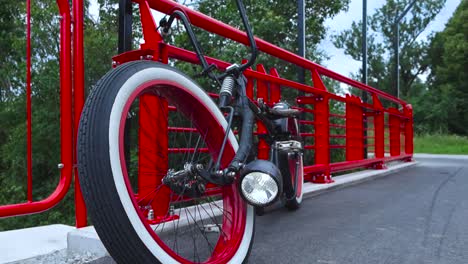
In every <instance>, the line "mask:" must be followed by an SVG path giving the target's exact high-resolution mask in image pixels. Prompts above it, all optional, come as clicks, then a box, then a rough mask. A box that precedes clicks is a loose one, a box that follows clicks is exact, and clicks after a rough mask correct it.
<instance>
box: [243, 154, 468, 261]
mask: <svg viewBox="0 0 468 264" xmlns="http://www.w3.org/2000/svg"><path fill="white" fill-rule="evenodd" d="M418 161H419V164H418V165H417V166H415V167H412V168H409V169H407V170H404V171H401V172H399V173H397V174H393V175H389V176H387V177H383V178H380V179H376V180H374V181H370V182H366V183H363V184H360V185H356V186H352V187H349V188H345V189H341V190H338V191H333V192H329V193H326V194H323V195H320V196H317V197H314V198H311V199H307V200H305V201H304V204H303V208H301V210H299V211H296V212H293V213H289V212H287V211H286V210H283V209H280V210H276V211H273V212H270V213H269V214H267V215H265V216H263V217H259V218H257V229H256V238H255V244H254V246H253V250H252V254H251V257H250V263H258V264H260V263H268V264H270V263H324V264H335V263H356V264H364V263H372V264H375V263H398V264H400V263H408V264H417V263H460V264H464V263H468V159H456V158H446V159H438V158H433V157H431V156H427V157H423V158H419V159H418Z"/></svg>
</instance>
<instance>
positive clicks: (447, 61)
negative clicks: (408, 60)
mask: <svg viewBox="0 0 468 264" xmlns="http://www.w3.org/2000/svg"><path fill="white" fill-rule="evenodd" d="M467 20H468V1H466V0H464V1H462V2H461V4H460V5H459V6H458V8H457V10H456V11H455V13H454V15H453V17H452V18H451V19H450V20H449V22H448V23H447V26H446V28H445V30H444V31H442V32H439V33H437V34H436V35H435V36H434V38H433V40H432V43H431V47H430V50H429V61H430V65H431V66H430V68H431V74H430V75H429V78H428V80H429V81H428V82H429V90H428V91H427V92H426V93H425V94H424V97H425V98H424V99H421V101H423V100H424V103H425V104H426V105H427V106H428V108H426V110H427V111H428V112H429V113H427V115H426V116H424V117H425V118H426V119H427V120H426V123H427V124H428V126H429V127H430V128H434V127H435V128H437V126H439V127H440V130H442V131H448V132H449V133H454V134H460V135H468V127H467V124H468V104H467V102H468V76H467V74H466V71H467V69H468V56H467V54H468V25H467V23H466V21H467Z"/></svg>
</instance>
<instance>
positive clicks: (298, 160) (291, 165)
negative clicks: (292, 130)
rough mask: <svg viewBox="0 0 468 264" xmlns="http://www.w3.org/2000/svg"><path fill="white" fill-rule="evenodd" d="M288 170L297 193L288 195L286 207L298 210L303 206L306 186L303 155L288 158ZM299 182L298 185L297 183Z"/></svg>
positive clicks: (285, 202) (295, 154)
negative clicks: (304, 185)
mask: <svg viewBox="0 0 468 264" xmlns="http://www.w3.org/2000/svg"><path fill="white" fill-rule="evenodd" d="M286 159H287V160H288V161H287V164H288V166H287V168H288V170H289V175H290V176H291V185H292V186H294V189H295V191H294V192H293V193H291V194H289V195H290V196H289V197H288V194H286V197H285V201H284V206H285V207H286V208H288V209H289V210H296V209H298V208H299V207H300V206H301V203H302V195H303V188H302V187H303V184H304V164H303V162H302V153H294V154H292V155H289V157H288V158H286ZM296 182H297V183H296Z"/></svg>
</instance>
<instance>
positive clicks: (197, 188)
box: [162, 162, 206, 198]
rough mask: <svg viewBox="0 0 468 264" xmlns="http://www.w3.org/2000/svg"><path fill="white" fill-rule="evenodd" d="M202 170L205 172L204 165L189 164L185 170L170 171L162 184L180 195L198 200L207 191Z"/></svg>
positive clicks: (186, 164)
mask: <svg viewBox="0 0 468 264" xmlns="http://www.w3.org/2000/svg"><path fill="white" fill-rule="evenodd" d="M200 170H203V165H202V164H196V165H195V164H192V163H188V162H187V163H185V164H184V169H183V170H179V171H175V170H174V169H169V170H168V172H167V174H166V176H165V177H164V178H163V179H162V182H163V184H165V185H167V186H168V187H169V188H171V190H172V191H173V192H175V193H176V194H178V195H181V196H188V197H191V198H197V197H200V196H202V195H203V194H204V193H205V190H206V187H205V184H206V182H205V180H204V179H203V178H202V177H201V176H200Z"/></svg>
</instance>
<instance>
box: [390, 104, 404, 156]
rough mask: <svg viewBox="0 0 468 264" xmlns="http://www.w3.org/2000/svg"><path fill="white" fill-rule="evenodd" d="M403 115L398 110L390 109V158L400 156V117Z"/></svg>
mask: <svg viewBox="0 0 468 264" xmlns="http://www.w3.org/2000/svg"><path fill="white" fill-rule="evenodd" d="M399 115H401V113H400V111H398V109H396V108H393V107H392V108H389V121H388V123H389V126H390V156H399V155H400V154H401V148H400V144H401V142H400V116H399Z"/></svg>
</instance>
